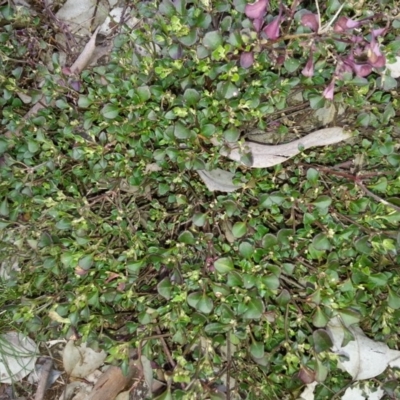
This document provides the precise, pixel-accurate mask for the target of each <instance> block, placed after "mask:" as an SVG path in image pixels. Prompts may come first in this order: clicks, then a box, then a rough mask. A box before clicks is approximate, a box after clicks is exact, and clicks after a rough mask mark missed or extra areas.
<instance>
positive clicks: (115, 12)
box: [99, 7, 139, 36]
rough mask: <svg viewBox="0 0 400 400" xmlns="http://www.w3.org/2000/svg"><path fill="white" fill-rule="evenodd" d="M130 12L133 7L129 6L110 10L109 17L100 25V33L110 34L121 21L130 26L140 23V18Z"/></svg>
mask: <svg viewBox="0 0 400 400" xmlns="http://www.w3.org/2000/svg"><path fill="white" fill-rule="evenodd" d="M130 13H131V9H130V8H129V7H128V8H125V7H115V8H114V9H112V10H111V11H110V13H109V14H108V17H107V18H106V20H105V21H104V22H103V24H102V25H101V26H100V31H99V33H101V34H102V35H105V36H108V35H109V34H110V33H111V32H112V31H113V30H115V27H116V26H117V25H118V24H120V23H124V24H126V25H127V26H128V27H129V28H133V27H134V26H135V25H137V24H138V23H139V20H138V19H137V18H133V17H132V16H131V15H130Z"/></svg>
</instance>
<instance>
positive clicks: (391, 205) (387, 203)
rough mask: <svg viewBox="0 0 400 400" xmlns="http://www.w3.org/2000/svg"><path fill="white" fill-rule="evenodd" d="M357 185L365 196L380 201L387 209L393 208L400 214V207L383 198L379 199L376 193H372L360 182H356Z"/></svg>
mask: <svg viewBox="0 0 400 400" xmlns="http://www.w3.org/2000/svg"><path fill="white" fill-rule="evenodd" d="M355 183H356V185H357V186H358V187H359V188H360V189H361V190H362V191H363V192H364V193H365V194H367V195H368V196H370V197H372V198H373V199H374V200H376V201H378V202H379V203H382V204H384V205H385V206H387V207H390V208H393V210H396V211H398V212H400V207H398V206H396V205H394V204H392V203H389V202H388V201H386V200H385V199H382V197H379V196H378V195H376V194H375V193H373V192H371V191H370V190H369V189H368V188H367V187H366V186H365V185H364V184H363V183H362V182H361V181H360V180H356V181H355Z"/></svg>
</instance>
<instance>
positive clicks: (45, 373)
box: [35, 358, 53, 400]
mask: <svg viewBox="0 0 400 400" xmlns="http://www.w3.org/2000/svg"><path fill="white" fill-rule="evenodd" d="M52 367H53V360H52V359H51V358H48V359H47V360H46V361H45V363H44V364H43V366H42V373H41V375H40V380H39V384H38V387H37V389H36V394H35V400H42V399H43V397H44V393H45V391H46V387H47V382H48V380H49V375H50V372H51V369H52Z"/></svg>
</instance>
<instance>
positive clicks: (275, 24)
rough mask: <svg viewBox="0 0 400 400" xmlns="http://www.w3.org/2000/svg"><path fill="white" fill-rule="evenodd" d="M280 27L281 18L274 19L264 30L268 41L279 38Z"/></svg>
mask: <svg viewBox="0 0 400 400" xmlns="http://www.w3.org/2000/svg"><path fill="white" fill-rule="evenodd" d="M280 26H281V17H276V18H275V19H274V20H273V21H272V22H270V23H269V24H268V25H267V26H266V27H265V28H264V29H263V31H264V33H265V35H266V36H267V38H268V39H271V40H275V39H278V37H279V30H280Z"/></svg>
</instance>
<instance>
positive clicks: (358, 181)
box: [316, 166, 400, 212]
mask: <svg viewBox="0 0 400 400" xmlns="http://www.w3.org/2000/svg"><path fill="white" fill-rule="evenodd" d="M316 167H317V168H318V169H319V170H320V171H323V172H330V173H331V174H333V175H338V176H342V177H344V178H347V179H350V180H352V181H353V182H354V184H355V185H356V186H358V187H359V188H360V189H361V190H362V191H363V192H364V193H365V194H366V195H368V196H370V197H372V198H373V199H374V200H376V201H378V202H379V203H382V204H383V205H385V206H386V207H390V208H393V210H396V211H398V212H400V207H398V206H396V205H395V204H392V203H389V202H388V201H386V200H385V199H382V197H380V196H378V195H376V194H375V193H373V192H371V191H370V190H369V189H368V188H367V187H366V186H365V185H364V183H363V182H362V180H363V179H364V178H370V177H373V176H375V175H373V174H376V175H378V173H377V172H376V173H375V172H373V173H370V174H365V175H363V174H360V175H352V174H349V173H347V172H341V171H335V170H333V169H330V168H326V167H318V166H316ZM383 172H384V174H388V175H389V174H391V173H392V172H391V171H382V174H379V175H384V174H383Z"/></svg>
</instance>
